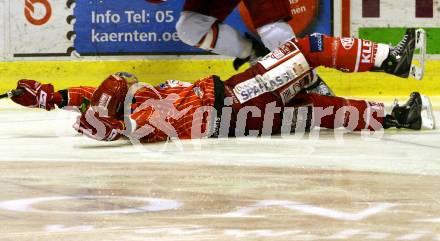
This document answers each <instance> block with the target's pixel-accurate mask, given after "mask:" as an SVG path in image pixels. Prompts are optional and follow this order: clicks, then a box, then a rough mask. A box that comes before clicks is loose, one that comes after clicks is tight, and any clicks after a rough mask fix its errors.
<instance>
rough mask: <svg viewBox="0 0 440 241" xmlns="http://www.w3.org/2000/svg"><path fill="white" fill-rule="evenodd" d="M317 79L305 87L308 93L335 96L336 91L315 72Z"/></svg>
mask: <svg viewBox="0 0 440 241" xmlns="http://www.w3.org/2000/svg"><path fill="white" fill-rule="evenodd" d="M315 78H316V81H314V83H313V84H312V85H310V86H308V87H306V88H305V90H306V92H307V93H315V94H318V95H324V96H335V93H334V92H333V90H332V89H330V87H329V86H328V85H327V84H326V83H325V82H324V80H323V79H321V77H319V75H317V74H316V73H315Z"/></svg>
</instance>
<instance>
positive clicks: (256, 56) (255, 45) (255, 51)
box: [232, 33, 270, 70]
mask: <svg viewBox="0 0 440 241" xmlns="http://www.w3.org/2000/svg"><path fill="white" fill-rule="evenodd" d="M244 37H245V38H247V39H249V40H250V41H251V42H252V53H251V55H250V56H249V57H247V58H245V59H240V58H236V59H234V62H233V63H232V65H233V66H234V69H235V70H238V69H239V68H240V67H241V66H242V65H244V64H245V63H248V62H249V63H250V64H251V65H255V64H256V63H257V62H258V60H260V58H261V57H263V56H265V55H267V54H268V53H270V50H269V49H267V48H266V47H265V46H264V44H263V43H262V42H261V41H259V40H258V39H256V38H255V37H254V36H252V35H251V34H249V33H245V34H244Z"/></svg>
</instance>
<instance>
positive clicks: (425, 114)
mask: <svg viewBox="0 0 440 241" xmlns="http://www.w3.org/2000/svg"><path fill="white" fill-rule="evenodd" d="M420 96H421V97H422V112H421V116H422V130H434V129H435V117H434V112H433V110H432V104H431V100H430V99H429V97H428V96H425V95H420Z"/></svg>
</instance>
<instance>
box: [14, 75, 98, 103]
mask: <svg viewBox="0 0 440 241" xmlns="http://www.w3.org/2000/svg"><path fill="white" fill-rule="evenodd" d="M17 89H21V90H22V93H21V94H20V95H17V96H13V97H11V99H12V101H14V102H15V103H17V104H19V105H22V106H25V107H29V108H41V109H45V110H48V111H50V110H53V109H55V107H56V106H57V107H58V108H64V107H66V106H70V107H78V108H81V106H84V105H85V104H87V103H89V102H90V100H91V97H92V95H93V92H94V91H95V87H87V86H80V87H71V88H67V89H63V90H59V91H55V89H54V86H53V85H52V84H42V83H40V82H38V81H35V80H27V79H22V80H19V81H18V83H17Z"/></svg>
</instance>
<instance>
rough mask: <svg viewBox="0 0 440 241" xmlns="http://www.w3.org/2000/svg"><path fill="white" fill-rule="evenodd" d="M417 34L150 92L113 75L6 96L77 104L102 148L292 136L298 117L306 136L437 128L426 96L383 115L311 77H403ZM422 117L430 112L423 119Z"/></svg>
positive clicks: (328, 45)
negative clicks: (326, 72)
mask: <svg viewBox="0 0 440 241" xmlns="http://www.w3.org/2000/svg"><path fill="white" fill-rule="evenodd" d="M417 34H420V33H419V32H416V31H415V30H414V29H409V30H408V31H407V32H406V34H405V36H404V38H403V39H402V41H401V42H400V43H399V44H398V45H397V46H396V47H390V46H388V45H384V44H378V43H374V42H371V41H368V40H361V39H347V38H344V39H340V38H333V37H330V36H325V35H321V34H314V35H311V36H308V37H305V38H302V39H292V40H291V41H288V42H287V43H285V44H284V45H283V46H281V47H280V48H278V49H277V50H275V51H273V52H272V53H270V54H268V55H267V56H265V57H264V58H263V59H262V60H261V61H259V62H258V63H257V64H256V65H255V66H253V67H251V68H249V69H247V70H246V71H244V72H242V73H239V74H236V75H234V76H232V77H231V78H229V79H227V80H226V81H224V82H223V81H221V80H220V79H219V77H217V76H209V77H206V78H204V79H200V80H198V81H196V82H195V83H184V82H180V81H176V80H169V81H166V82H165V83H163V84H160V85H158V86H154V87H152V86H148V85H143V86H142V87H139V84H134V82H131V81H128V80H127V79H128V75H127V74H124V73H119V74H115V75H111V76H110V77H108V78H107V79H106V80H104V82H103V83H102V84H101V85H100V86H99V87H97V88H95V87H72V88H68V89H65V90H59V91H57V92H55V91H54V87H53V86H52V85H51V84H40V83H38V82H36V81H33V80H20V81H19V82H18V88H21V89H24V90H25V91H24V93H23V94H21V95H19V96H15V97H13V98H12V99H13V101H15V102H16V103H18V104H21V105H24V106H28V107H39V108H44V109H46V110H52V109H54V108H55V105H56V106H58V107H59V108H63V107H66V106H70V107H78V108H79V109H81V110H82V114H81V116H80V117H79V118H78V121H77V123H75V124H74V128H75V129H76V130H77V131H78V132H80V133H84V134H86V135H87V136H89V137H92V138H95V139H98V140H105V141H112V140H116V139H118V138H120V137H121V136H122V135H127V136H130V137H131V138H133V137H135V138H137V139H141V141H143V142H156V141H164V140H167V139H168V138H181V139H190V138H202V137H215V136H241V135H247V134H251V135H256V134H263V135H266V134H274V133H279V132H280V131H285V128H286V126H288V127H289V130H290V128H291V127H292V125H293V126H294V125H295V124H298V121H300V120H299V119H302V120H304V121H303V123H305V124H304V128H306V129H308V128H311V127H314V126H320V127H325V128H338V127H346V128H347V129H349V130H353V131H357V130H363V129H369V130H380V129H382V128H391V127H397V128H408V129H414V130H419V129H421V128H422V127H426V128H433V121H432V115H431V114H432V113H431V112H430V103H429V99H428V98H427V97H425V96H422V95H420V94H419V93H416V92H414V93H412V94H411V96H410V98H409V100H408V101H407V103H406V104H404V105H403V106H399V105H396V106H394V107H393V110H392V112H391V113H389V114H386V113H385V109H384V104H382V103H375V102H368V101H365V100H352V99H344V98H341V97H335V96H326V95H321V94H317V93H314V90H313V84H314V81H315V80H316V76H315V74H314V71H312V70H313V69H314V68H316V67H318V66H325V67H331V68H336V69H339V70H342V71H344V72H365V71H383V72H386V73H389V74H392V75H396V76H399V77H404V78H406V77H408V76H409V75H410V71H412V68H411V60H412V57H413V52H414V49H415V48H416V42H417V38H418V37H420V36H416V35H417ZM124 100H126V101H124ZM124 102H125V104H124ZM124 106H128V108H123V107H124ZM300 107H302V108H300ZM298 110H301V113H302V112H303V111H304V110H306V111H305V112H306V115H305V118H304V116H303V117H301V118H299V119H298V118H294V117H297V116H299V114H298V112H299V111H298ZM422 111H424V112H426V115H423V116H424V117H423V118H422ZM424 114H425V113H424Z"/></svg>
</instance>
